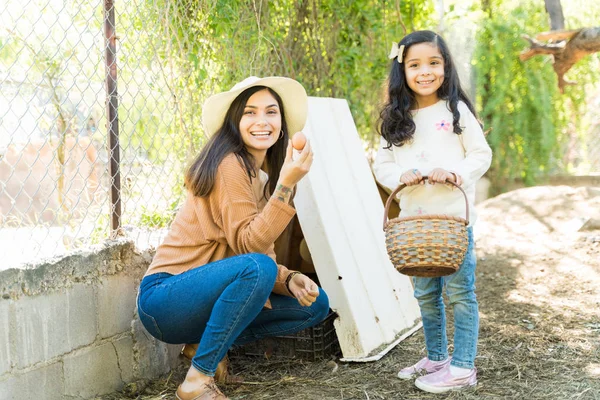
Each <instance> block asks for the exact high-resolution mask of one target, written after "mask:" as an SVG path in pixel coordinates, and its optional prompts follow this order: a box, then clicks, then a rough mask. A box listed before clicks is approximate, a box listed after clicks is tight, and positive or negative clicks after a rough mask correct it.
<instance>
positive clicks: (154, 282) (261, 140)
mask: <svg viewBox="0 0 600 400" xmlns="http://www.w3.org/2000/svg"><path fill="white" fill-rule="evenodd" d="M307 106H308V98H307V96H306V92H305V91H304V88H303V87H302V86H301V85H300V84H299V83H298V82H296V81H295V80H293V79H288V78H282V77H269V78H262V79H259V78H256V77H251V78H248V79H245V80H244V81H242V82H240V83H238V84H237V85H236V86H234V87H233V88H232V89H231V90H230V91H228V92H224V93H219V94H217V95H214V96H212V97H210V98H209V99H208V100H207V101H206V103H205V104H204V108H203V112H202V120H203V123H204V127H205V132H206V134H207V135H212V137H211V138H210V140H209V142H208V143H207V144H206V146H205V147H204V149H203V150H202V152H201V153H200V154H199V155H198V156H197V158H196V159H195V160H194V162H193V163H192V165H191V166H190V168H189V169H188V171H187V173H186V175H185V187H186V189H187V192H188V193H187V198H186V200H185V202H184V203H183V206H182V207H181V209H180V210H179V212H178V213H177V216H176V217H175V219H174V221H173V223H172V224H171V228H170V230H169V233H168V235H167V237H166V238H165V240H164V242H163V243H162V244H161V245H160V246H159V247H158V249H157V251H156V255H155V256H154V259H153V261H152V263H151V264H150V267H149V268H148V271H147V272H146V275H145V277H144V278H143V280H142V282H141V284H140V290H139V295H138V312H139V316H140V320H141V321H142V323H143V325H144V327H145V328H146V330H147V331H148V332H149V333H150V334H151V335H152V336H154V337H155V338H157V339H159V340H161V341H163V342H167V343H174V344H176V343H189V344H190V345H186V347H185V348H184V351H183V353H184V355H186V356H188V357H190V358H191V360H192V363H191V367H190V369H189V371H188V373H187V375H186V377H185V380H184V382H183V383H182V384H181V385H180V386H179V388H178V389H177V393H176V397H177V399H180V400H187V399H198V400H200V399H221V400H222V399H227V398H226V397H225V395H223V393H222V392H221V391H220V390H219V389H218V388H217V386H216V385H215V382H214V380H215V378H214V377H215V374H216V373H217V372H218V371H221V377H220V378H219V377H217V380H219V381H227V379H226V378H227V374H226V367H225V366H224V365H223V364H224V363H225V361H224V360H226V358H225V357H226V354H227V350H229V348H230V347H231V346H232V345H233V344H243V343H247V342H250V341H253V340H257V339H260V338H262V337H265V336H274V335H286V334H292V333H295V332H297V331H300V330H302V329H304V328H307V327H310V326H313V325H315V324H317V323H319V322H320V321H322V320H323V319H324V318H325V317H326V316H327V313H328V311H329V302H328V299H327V295H326V294H325V293H324V292H323V290H321V289H319V288H318V287H317V285H316V284H315V283H314V282H313V281H312V280H311V279H310V278H308V277H307V276H305V275H302V274H300V273H299V272H292V271H289V270H288V269H287V268H286V267H284V266H282V265H277V264H276V263H275V253H274V250H273V248H274V246H273V244H274V242H275V240H276V239H277V238H278V237H279V236H280V235H281V233H282V232H283V231H284V229H285V228H286V226H287V225H288V223H289V222H290V220H291V219H292V217H293V216H294V214H295V210H294V208H292V206H291V205H290V204H289V202H290V198H291V194H292V191H293V188H294V186H295V185H296V183H298V181H300V179H302V177H303V176H304V175H306V174H307V173H308V171H309V169H310V166H311V164H312V160H313V153H312V150H311V148H310V143H307V144H306V145H305V147H304V149H303V150H302V152H301V153H300V154H299V155H298V156H297V157H296V159H295V160H294V159H293V158H292V146H291V141H290V140H289V136H288V134H289V133H290V132H294V133H295V132H298V131H299V130H301V129H302V128H303V127H304V124H305V122H306V114H307Z"/></svg>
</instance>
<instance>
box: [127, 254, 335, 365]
mask: <svg viewBox="0 0 600 400" xmlns="http://www.w3.org/2000/svg"><path fill="white" fill-rule="evenodd" d="M276 277H277V265H276V264H275V262H274V261H273V260H272V259H271V258H270V257H268V256H266V255H263V254H244V255H239V256H234V257H231V258H227V259H224V260H221V261H216V262H213V263H209V264H206V265H204V266H202V267H199V268H194V269H192V270H189V271H186V272H184V273H182V274H179V275H171V274H168V273H156V274H152V275H148V276H146V277H145V278H144V279H143V280H142V282H141V284H140V291H139V295H138V302H137V303H138V312H139V316H140V320H141V321H142V324H143V325H144V327H145V328H146V330H147V331H148V332H149V333H150V334H151V335H152V336H154V337H155V338H157V339H158V340H160V341H163V342H166V343H173V344H177V343H199V346H198V351H197V352H196V355H195V356H194V358H193V359H192V365H193V366H194V367H195V368H196V369H197V370H198V371H200V372H202V373H203V374H205V375H208V376H214V374H215V371H216V369H217V364H218V363H219V361H221V359H222V358H223V357H225V355H226V354H227V350H229V348H230V347H231V346H232V345H233V344H236V345H239V344H244V343H247V342H251V341H253V340H257V339H260V338H263V337H266V336H275V335H286V334H291V333H295V332H297V331H300V330H302V329H304V328H308V327H310V326H313V325H316V324H317V323H319V322H321V321H322V320H323V319H325V317H326V316H327V314H328V312H329V300H328V298H327V295H326V294H325V292H324V291H323V290H321V289H320V290H319V291H320V294H319V297H317V300H316V301H315V302H314V303H313V304H312V305H311V306H310V307H303V306H301V305H300V304H299V303H298V300H296V299H295V298H293V297H288V296H281V295H277V294H274V293H271V290H273V285H274V283H275V278H276ZM267 299H270V300H271V305H272V307H273V308H272V309H267V308H263V306H264V305H265V302H266V301H267Z"/></svg>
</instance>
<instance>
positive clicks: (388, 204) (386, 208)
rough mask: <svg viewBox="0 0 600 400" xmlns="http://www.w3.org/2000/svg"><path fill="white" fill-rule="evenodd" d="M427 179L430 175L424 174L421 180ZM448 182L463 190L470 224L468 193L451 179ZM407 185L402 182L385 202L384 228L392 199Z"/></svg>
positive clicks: (467, 218)
mask: <svg viewBox="0 0 600 400" xmlns="http://www.w3.org/2000/svg"><path fill="white" fill-rule="evenodd" d="M425 179H429V177H428V176H427V175H424V176H423V178H422V179H421V180H425ZM446 183H449V184H451V185H452V186H454V187H456V188H458V190H460V191H461V192H462V194H463V196H464V197H465V205H466V216H467V217H466V220H467V225H469V200H468V199H467V194H466V193H465V191H464V190H463V189H462V188H461V187H460V186H458V185H457V184H456V183H454V182H450V181H449V180H446ZM405 187H406V185H405V184H404V183H401V184H400V186H398V187H397V188H396V190H394V191H393V192H392V194H390V197H388V199H387V201H386V202H385V211H384V212H383V229H385V227H386V225H387V223H388V213H389V212H390V206H391V204H392V201H393V200H394V197H395V196H396V195H397V194H398V192H399V191H401V190H402V189H404V188H405Z"/></svg>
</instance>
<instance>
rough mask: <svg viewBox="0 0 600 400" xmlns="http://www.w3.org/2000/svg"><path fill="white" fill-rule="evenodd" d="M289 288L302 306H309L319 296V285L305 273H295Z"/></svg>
mask: <svg viewBox="0 0 600 400" xmlns="http://www.w3.org/2000/svg"><path fill="white" fill-rule="evenodd" d="M288 289H289V291H290V292H291V293H292V294H293V295H294V297H295V298H296V299H297V300H298V303H300V305H301V306H305V307H309V306H310V305H312V303H314V302H315V301H316V300H317V297H319V287H318V286H317V284H316V283H315V282H313V280H312V279H310V278H309V277H308V276H306V275H304V274H296V275H294V276H293V277H292V279H291V280H290V283H289V286H288Z"/></svg>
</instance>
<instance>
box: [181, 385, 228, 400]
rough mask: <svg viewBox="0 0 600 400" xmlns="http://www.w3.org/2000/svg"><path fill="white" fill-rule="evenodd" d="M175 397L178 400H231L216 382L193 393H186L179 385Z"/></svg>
mask: <svg viewBox="0 0 600 400" xmlns="http://www.w3.org/2000/svg"><path fill="white" fill-rule="evenodd" d="M175 397H176V398H177V400H229V397H227V396H225V395H224V394H223V392H221V391H220V390H219V388H218V387H217V385H215V383H214V382H210V383H207V384H202V385H200V386H198V387H197V388H195V389H194V390H193V391H191V392H184V391H183V390H182V389H181V385H179V387H178V388H177V392H175Z"/></svg>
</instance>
